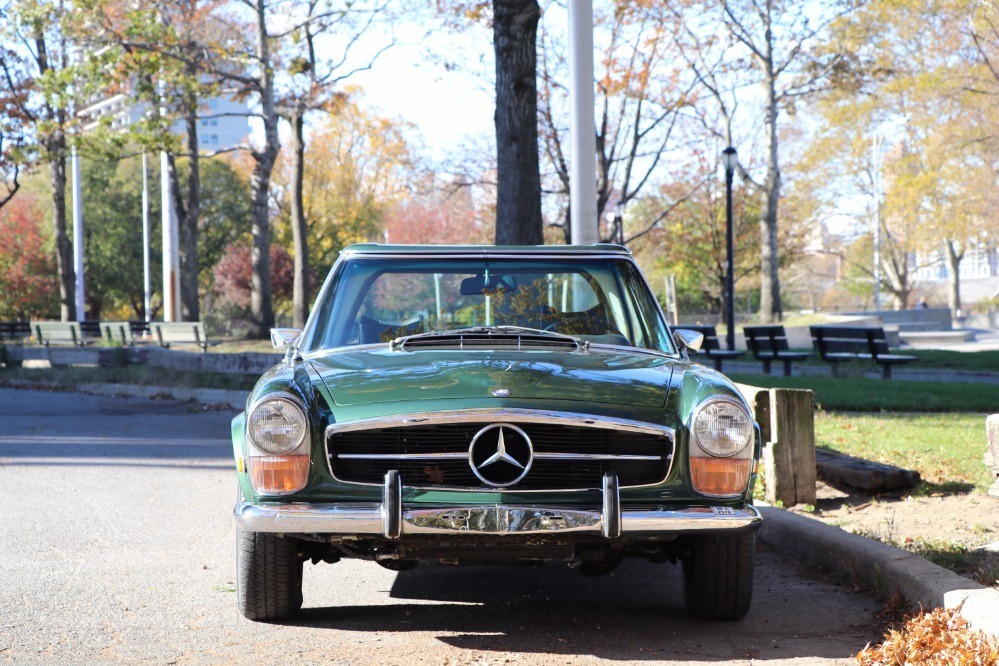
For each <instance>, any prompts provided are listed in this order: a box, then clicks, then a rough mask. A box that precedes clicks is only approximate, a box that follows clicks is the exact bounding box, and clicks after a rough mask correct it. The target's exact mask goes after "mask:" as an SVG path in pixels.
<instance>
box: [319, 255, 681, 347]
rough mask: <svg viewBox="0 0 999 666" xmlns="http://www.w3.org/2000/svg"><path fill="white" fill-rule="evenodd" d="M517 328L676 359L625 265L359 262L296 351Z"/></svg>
mask: <svg viewBox="0 0 999 666" xmlns="http://www.w3.org/2000/svg"><path fill="white" fill-rule="evenodd" d="M503 326H519V327H526V328H533V329H538V330H542V331H549V332H552V333H561V334H565V335H571V336H575V337H579V338H582V339H584V340H588V341H589V342H591V343H598V344H599V343H603V344H612V345H624V346H631V347H639V348H643V349H650V350H653V351H658V352H665V353H672V352H673V347H672V345H671V344H670V340H669V335H668V332H667V328H666V325H665V323H664V322H663V320H662V316H661V314H660V311H659V309H658V307H657V305H656V304H655V301H654V300H653V296H652V294H651V293H650V292H649V289H648V286H647V285H646V283H645V281H644V280H643V279H642V276H641V275H640V274H639V272H638V269H637V268H636V267H635V266H634V265H633V264H632V263H631V262H630V261H627V260H622V259H598V258H593V259H589V258H575V259H546V258H538V259H513V258H511V259H503V258H489V259H486V258H480V259H450V258H445V257H441V258H427V257H420V258H399V257H391V258H387V257H385V258H376V257H367V258H366V257H355V258H350V259H348V260H346V261H344V262H342V263H341V264H340V265H339V267H338V269H337V271H336V274H335V275H333V276H332V277H331V283H330V284H329V285H327V287H326V288H325V289H324V290H323V294H322V296H321V300H320V302H319V303H317V308H316V311H315V312H314V313H313V318H312V320H311V321H310V323H309V326H308V327H307V330H306V331H305V333H304V335H303V344H302V351H305V352H309V351H317V350H320V349H331V348H336V347H343V346H350V345H366V344H376V343H383V342H390V341H392V340H393V339H395V338H398V337H402V336H408V335H417V334H424V333H434V332H443V331H453V330H458V329H464V328H473V327H503Z"/></svg>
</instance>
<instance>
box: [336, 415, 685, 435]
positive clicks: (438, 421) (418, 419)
mask: <svg viewBox="0 0 999 666" xmlns="http://www.w3.org/2000/svg"><path fill="white" fill-rule="evenodd" d="M508 421H515V422H517V423H547V424H552V425H564V426H575V427H578V428H597V429H600V430H621V431H624V432H637V433H642V434H644V435H661V436H664V437H668V438H669V440H670V442H671V443H673V442H675V441H676V431H675V430H673V428H668V427H666V426H661V425H655V424H652V423H645V422H642V421H632V420H629V419H619V418H614V417H610V416H596V415H592V414H578V413H575V412H557V411H546V410H538V409H519V408H515V407H503V408H498V409H463V410H453V411H439V412H415V413H412V414H401V415H396V416H385V417H376V418H371V419H357V420H355V421H343V422H341V423H333V424H331V425H329V426H327V428H326V441H327V442H328V441H329V438H330V436H331V435H335V434H337V433H341V432H351V431H354V430H377V429H380V428H402V427H406V426H415V425H448V424H454V423H504V422H508Z"/></svg>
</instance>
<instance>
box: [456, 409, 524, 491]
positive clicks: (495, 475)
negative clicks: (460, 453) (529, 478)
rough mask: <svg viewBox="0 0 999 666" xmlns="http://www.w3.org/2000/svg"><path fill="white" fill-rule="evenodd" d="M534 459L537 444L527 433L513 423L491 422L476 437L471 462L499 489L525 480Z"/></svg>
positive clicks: (482, 478)
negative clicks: (532, 443) (532, 441)
mask: <svg viewBox="0 0 999 666" xmlns="http://www.w3.org/2000/svg"><path fill="white" fill-rule="evenodd" d="M532 462H534V447H533V446H532V445H531V438H530V437H528V436H527V433H526V432H524V431H523V430H521V429H520V428H518V427H517V426H515V425H510V424H509V423H494V424H492V425H488V426H486V427H485V428H483V429H482V430H480V431H479V432H477V433H475V437H473V438H472V444H471V446H469V447H468V463H469V465H471V467H472V472H473V473H474V474H475V476H477V477H478V478H479V480H480V481H482V483H485V484H486V485H489V486H493V487H496V488H505V487H506V486H512V485H513V484H515V483H517V482H518V481H520V480H521V479H523V478H524V477H525V476H526V475H527V472H528V471H529V470H530V469H531V463H532Z"/></svg>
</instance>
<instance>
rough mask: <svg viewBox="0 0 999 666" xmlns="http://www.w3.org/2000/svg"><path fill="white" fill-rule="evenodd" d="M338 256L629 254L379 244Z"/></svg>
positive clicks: (602, 247) (616, 249)
mask: <svg viewBox="0 0 999 666" xmlns="http://www.w3.org/2000/svg"><path fill="white" fill-rule="evenodd" d="M341 254H349V255H385V254H393V255H399V254H408V255H433V256H440V255H449V254H451V255H453V254H460V255H466V256H468V255H472V256H476V255H490V256H495V255H525V254H528V255H538V256H546V255H547V256H551V255H563V256H564V255H567V254H570V255H608V254H616V255H621V256H624V257H627V256H630V255H631V252H629V251H628V249H627V248H624V247H622V246H620V245H612V244H610V243H599V244H596V245H383V244H381V243H357V244H355V245H348V246H347V247H345V248H344V249H343V250H341Z"/></svg>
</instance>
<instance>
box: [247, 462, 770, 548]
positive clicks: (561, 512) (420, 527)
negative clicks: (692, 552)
mask: <svg viewBox="0 0 999 666" xmlns="http://www.w3.org/2000/svg"><path fill="white" fill-rule="evenodd" d="M234 513H235V515H236V522H237V523H238V524H239V526H240V527H241V528H243V529H244V530H247V531H250V532H272V533H281V534H336V535H344V536H355V535H356V536H370V537H384V538H387V539H399V538H402V537H405V536H410V535H456V534H467V535H489V536H497V535H502V534H511V535H540V534H549V535H551V534H570V533H572V534H592V535H599V536H602V537H604V538H607V539H616V538H619V537H630V536H634V537H643V536H644V537H648V536H655V535H671V534H678V533H690V532H700V531H712V532H713V531H717V530H733V531H739V530H755V529H756V528H757V527H759V525H760V523H761V521H762V517H761V516H760V513H759V511H757V510H756V508H755V507H753V506H746V507H742V508H735V507H718V506H684V507H677V508H666V507H643V508H623V507H622V506H621V498H620V492H619V488H618V481H617V476H616V475H614V474H609V473H608V474H605V475H604V477H603V501H602V506H601V508H600V510H585V509H578V508H575V507H572V508H562V507H549V506H531V505H520V504H517V505H506V504H488V505H478V506H476V505H471V506H470V505H459V506H452V507H433V508H423V507H422V506H421V507H419V508H417V507H409V508H407V507H405V506H403V503H402V479H401V478H400V476H399V473H398V472H397V471H395V470H393V471H390V472H389V473H388V474H386V475H385V483H384V486H383V488H382V502H381V504H374V503H371V502H368V503H337V504H306V503H298V504H269V505H260V504H250V503H248V502H241V503H239V504H237V505H236V508H235V512H234Z"/></svg>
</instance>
